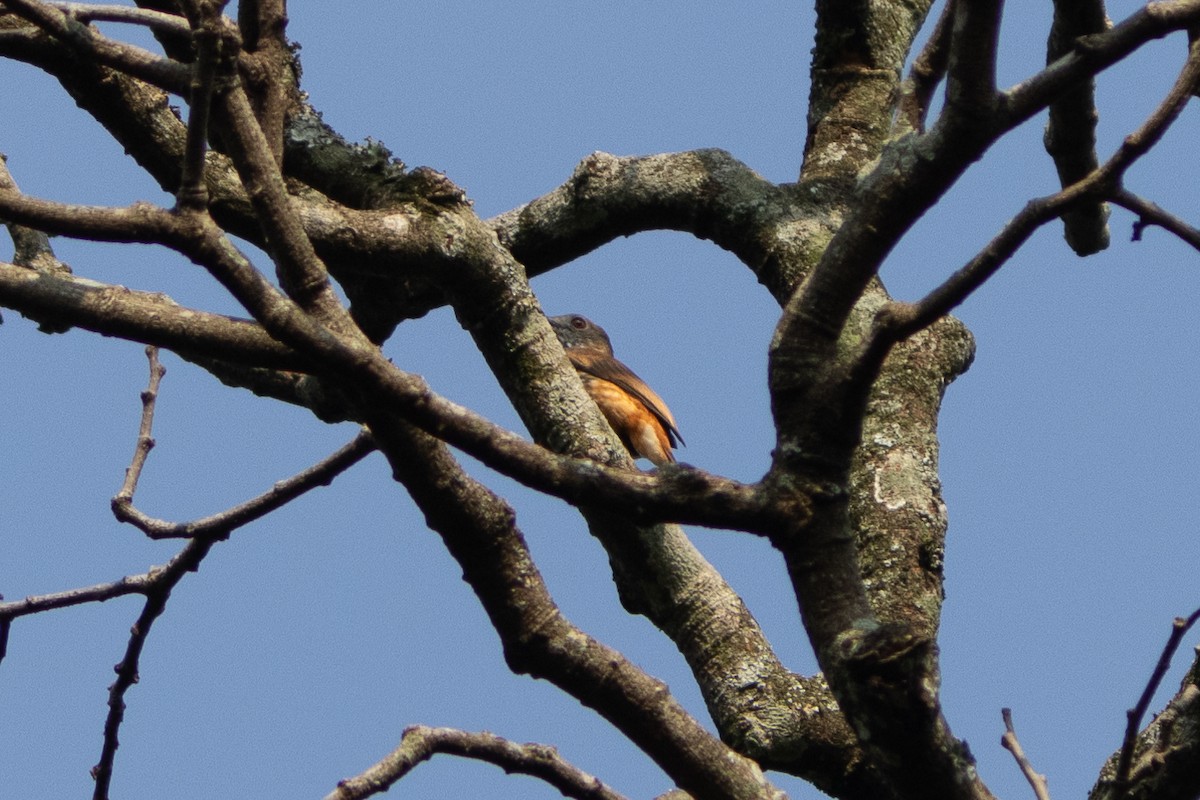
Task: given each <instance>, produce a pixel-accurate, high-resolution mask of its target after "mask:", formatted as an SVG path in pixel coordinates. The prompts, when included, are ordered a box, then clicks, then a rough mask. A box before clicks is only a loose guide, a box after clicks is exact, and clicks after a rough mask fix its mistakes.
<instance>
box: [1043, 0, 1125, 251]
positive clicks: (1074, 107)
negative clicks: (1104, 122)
mask: <svg viewBox="0 0 1200 800" xmlns="http://www.w3.org/2000/svg"><path fill="white" fill-rule="evenodd" d="M1109 25H1110V23H1109V21H1108V17H1107V15H1106V14H1105V13H1104V2H1103V0H1087V2H1078V1H1077V0H1055V3H1054V25H1053V27H1051V29H1050V38H1049V41H1048V42H1047V44H1046V63H1047V64H1053V63H1054V62H1055V61H1057V60H1058V59H1059V58H1061V57H1062V56H1065V55H1067V54H1068V53H1070V52H1071V50H1072V49H1073V48H1074V47H1075V42H1076V40H1078V39H1079V38H1080V37H1082V36H1090V35H1093V34H1097V33H1101V32H1103V31H1105V30H1107V29H1108V27H1109ZM1095 93H1096V84H1095V81H1094V80H1087V81H1084V82H1082V83H1081V84H1080V85H1079V86H1077V87H1075V88H1074V89H1072V90H1071V91H1069V92H1066V93H1065V94H1063V96H1062V97H1060V98H1059V99H1058V100H1056V101H1054V102H1053V103H1051V104H1050V119H1049V121H1048V122H1047V123H1046V136H1045V144H1046V152H1047V153H1049V154H1050V157H1051V158H1053V159H1054V166H1055V168H1056V169H1057V170H1058V180H1059V183H1060V185H1061V186H1062V187H1063V188H1064V189H1065V188H1066V187H1068V186H1070V185H1071V184H1073V183H1076V182H1078V181H1080V180H1082V179H1083V178H1084V177H1085V176H1086V175H1088V173H1090V172H1092V171H1093V170H1095V169H1096V168H1097V167H1099V166H1100V162H1099V160H1098V158H1097V156H1096V123H1097V121H1098V120H1099V119H1100V115H1099V113H1098V112H1097V111H1096V97H1095ZM1062 219H1063V228H1064V234H1065V236H1066V240H1067V244H1069V245H1070V246H1071V249H1073V250H1074V251H1075V252H1076V253H1077V254H1078V255H1081V256H1086V255H1091V254H1092V253H1097V252H1099V251H1101V250H1103V249H1104V248H1106V247H1108V224H1107V222H1108V206H1107V205H1106V204H1105V203H1103V202H1092V203H1081V204H1079V205H1077V206H1075V207H1074V208H1071V209H1070V210H1068V211H1067V212H1066V213H1065V214H1063V218H1062Z"/></svg>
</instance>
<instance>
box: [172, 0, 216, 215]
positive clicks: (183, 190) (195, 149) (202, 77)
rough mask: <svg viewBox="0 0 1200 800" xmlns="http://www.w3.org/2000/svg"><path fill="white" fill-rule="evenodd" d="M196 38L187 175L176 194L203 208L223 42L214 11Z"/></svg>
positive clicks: (185, 204)
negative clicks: (212, 116)
mask: <svg viewBox="0 0 1200 800" xmlns="http://www.w3.org/2000/svg"><path fill="white" fill-rule="evenodd" d="M192 38H193V41H194V43H195V48H196V60H195V62H194V63H193V64H192V80H191V86H190V89H191V91H190V92H189V95H188V97H189V99H188V108H189V111H188V123H187V142H186V144H185V146H184V156H183V169H182V171H183V175H182V177H181V178H180V181H179V191H178V192H177V193H176V196H175V197H176V202H177V203H178V204H179V207H180V208H182V209H186V210H189V211H199V210H200V209H205V208H207V207H208V187H207V186H206V185H205V183H204V155H205V153H206V152H208V125H209V116H210V111H211V108H212V94H213V88H214V83H215V81H216V69H217V51H218V49H219V48H220V46H221V31H220V25H219V24H218V20H217V19H214V18H213V16H212V15H207V16H205V18H204V19H203V20H202V21H201V23H200V25H199V27H197V28H196V29H195V31H194V33H193V34H192Z"/></svg>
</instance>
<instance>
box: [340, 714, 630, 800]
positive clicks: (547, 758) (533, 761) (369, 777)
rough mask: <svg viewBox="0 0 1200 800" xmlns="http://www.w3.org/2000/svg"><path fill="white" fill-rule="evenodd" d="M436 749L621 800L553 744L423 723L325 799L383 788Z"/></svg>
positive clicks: (582, 797)
mask: <svg viewBox="0 0 1200 800" xmlns="http://www.w3.org/2000/svg"><path fill="white" fill-rule="evenodd" d="M437 753H447V754H449V755H457V756H462V757H464V758H475V759H478V760H480V761H487V762H488V763H491V764H495V765H496V766H498V767H500V768H502V769H503V770H504V771H505V772H517V773H520V774H523V775H531V776H533V777H535V778H540V779H542V780H543V781H545V782H546V783H548V784H550V785H551V786H553V787H554V788H556V789H558V791H560V792H562V793H563V794H564V795H565V796H567V797H574V798H577V800H624V796H623V795H621V794H618V793H617V792H615V791H613V790H612V789H610V788H609V787H608V786H606V785H605V784H604V783H603V782H602V781H600V780H599V779H598V778H595V777H593V776H591V775H589V774H588V773H586V772H584V771H583V770H581V769H579V768H578V767H575V766H573V765H572V764H570V763H569V762H567V761H566V760H565V759H563V758H562V756H560V755H559V754H558V751H557V750H555V749H554V748H553V747H549V746H547V745H540V744H516V743H514V742H510V741H508V740H507V739H503V738H501V737H499V736H496V735H494V734H491V733H487V732H481V733H473V732H469V731H462V730H457V729H454V728H429V727H426V726H424V725H414V726H413V727H411V728H407V729H406V730H405V731H404V735H403V736H402V737H401V739H400V744H399V746H397V747H396V749H395V750H393V751H392V752H391V753H389V754H388V755H387V756H386V757H385V758H384V759H383V760H382V761H380V762H379V763H378V764H376V765H374V766H373V767H371V768H370V769H368V770H367V771H366V772H363V773H362V774H361V775H358V776H357V777H354V778H349V779H347V780H344V781H341V782H339V783H338V786H337V788H336V789H334V790H333V791H332V792H330V793H329V794H328V795H327V796H326V797H325V800H363V798H366V797H370V796H371V795H373V794H378V793H379V792H385V791H387V790H388V788H389V787H390V786H391V785H392V784H394V783H395V782H396V781H398V780H400V779H401V778H403V777H404V776H405V775H407V774H408V773H409V772H411V771H412V769H413V768H414V767H415V766H416V765H417V764H419V763H421V762H422V761H427V760H428V759H429V758H431V757H432V756H433V755H435V754H437Z"/></svg>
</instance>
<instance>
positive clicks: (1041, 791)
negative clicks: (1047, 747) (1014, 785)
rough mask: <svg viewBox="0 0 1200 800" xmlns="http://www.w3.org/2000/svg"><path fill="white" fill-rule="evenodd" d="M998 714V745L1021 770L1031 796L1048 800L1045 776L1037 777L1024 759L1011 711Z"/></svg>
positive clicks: (1006, 710)
mask: <svg viewBox="0 0 1200 800" xmlns="http://www.w3.org/2000/svg"><path fill="white" fill-rule="evenodd" d="M1000 713H1001V714H1002V715H1003V717H1004V735H1003V736H1001V737H1000V744H1001V745H1003V746H1004V749H1005V750H1007V751H1008V752H1010V753H1012V755H1013V759H1015V760H1016V762H1017V766H1018V767H1020V768H1021V774H1023V775H1024V776H1025V780H1027V781H1029V785H1030V787H1032V788H1033V795H1034V797H1036V798H1037V800H1050V788H1049V786H1048V785H1047V784H1046V776H1045V775H1039V774H1038V773H1037V771H1036V770H1034V768H1033V764H1031V763H1029V759H1028V758H1026V757H1025V750H1024V749H1022V747H1021V741H1020V740H1019V739H1017V731H1016V729H1015V728H1013V721H1012V709H1009V708H1002V709H1000Z"/></svg>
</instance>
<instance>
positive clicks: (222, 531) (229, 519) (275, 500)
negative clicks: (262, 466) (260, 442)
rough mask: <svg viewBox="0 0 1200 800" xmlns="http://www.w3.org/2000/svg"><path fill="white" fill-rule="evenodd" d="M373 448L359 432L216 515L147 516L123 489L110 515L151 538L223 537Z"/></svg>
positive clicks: (323, 481)
mask: <svg viewBox="0 0 1200 800" xmlns="http://www.w3.org/2000/svg"><path fill="white" fill-rule="evenodd" d="M139 441H140V437H139ZM375 450H376V446H375V442H374V440H373V439H372V438H371V434H370V433H368V432H366V431H362V432H360V433H359V434H358V436H356V437H354V439H352V440H351V441H350V442H349V443H348V444H346V445H343V446H342V447H341V448H340V449H338V450H337V451H336V452H335V453H333V454H332V455H330V456H329V457H327V458H325V459H323V460H321V461H320V462H318V463H316V464H314V465H313V466H311V467H309V468H308V469H306V470H304V471H302V472H298V473H297V474H295V475H293V476H292V477H290V478H287V479H286V480H282V481H279V482H278V483H276V484H275V485H274V486H272V487H271V488H270V489H268V490H267V491H266V492H263V493H262V494H260V495H259V496H257V497H255V498H252V499H250V500H247V501H246V502H244V503H241V504H239V505H236V506H234V507H232V508H229V509H227V510H225V511H222V512H220V513H219V514H213V515H211V516H207V517H203V518H201V519H197V520H192V521H190V522H167V521H165V520H160V519H154V518H152V517H149V516H147V515H146V514H144V513H142V512H141V511H139V510H138V509H137V508H136V507H135V506H134V505H133V502H132V500H133V498H132V495H130V496H128V497H126V496H125V495H124V488H122V492H121V493H118V494H117V496H116V497H114V498H113V501H112V507H113V514H114V515H115V516H116V517H117V519H119V520H120V521H122V522H128V523H129V524H131V525H133V526H135V527H136V528H138V529H139V530H141V531H142V532H143V533H145V534H146V535H147V536H149V537H150V538H151V539H194V538H200V537H204V538H212V539H224V538H227V537H228V536H229V534H230V533H231V532H232V531H234V530H236V529H237V528H240V527H242V526H244V525H246V524H248V523H250V522H253V521H254V520H256V519H261V518H262V517H264V516H266V515H267V514H269V513H271V512H272V511H275V510H276V509H278V508H282V507H283V506H284V505H286V504H288V503H290V502H291V501H292V500H294V499H296V498H297V497H300V496H301V495H303V494H305V493H306V492H309V491H311V490H312V489H315V488H317V487H318V486H328V485H329V484H330V483H331V482H332V481H333V479H334V478H335V477H337V476H338V475H340V474H341V473H343V472H345V471H346V470H347V469H349V468H350V467H352V466H354V465H355V464H357V463H358V462H359V461H362V460H363V459H364V458H366V457H367V456H368V455H370V454H371V453H373V452H375Z"/></svg>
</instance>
